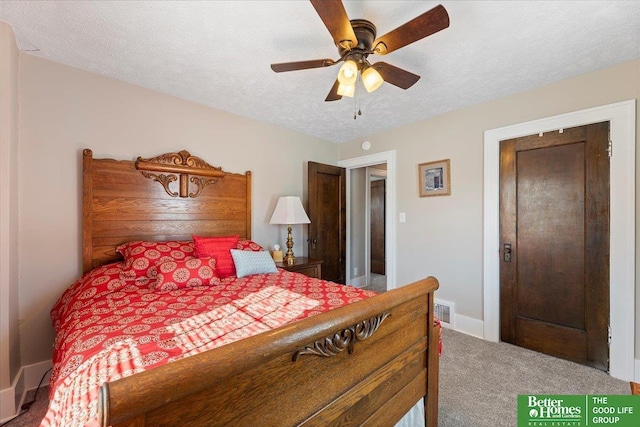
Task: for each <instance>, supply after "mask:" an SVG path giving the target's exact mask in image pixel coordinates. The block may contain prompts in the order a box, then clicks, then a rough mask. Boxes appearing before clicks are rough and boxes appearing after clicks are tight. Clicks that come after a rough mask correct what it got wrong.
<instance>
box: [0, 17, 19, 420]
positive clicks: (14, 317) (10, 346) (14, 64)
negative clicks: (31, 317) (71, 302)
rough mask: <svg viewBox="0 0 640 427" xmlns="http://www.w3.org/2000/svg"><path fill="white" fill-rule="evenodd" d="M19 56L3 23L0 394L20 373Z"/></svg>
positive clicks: (0, 54)
mask: <svg viewBox="0 0 640 427" xmlns="http://www.w3.org/2000/svg"><path fill="white" fill-rule="evenodd" d="M18 55H19V54H18V47H17V45H16V41H15V36H14V34H13V30H12V29H11V26H10V25H9V24H7V23H5V22H3V21H0V390H3V389H6V388H8V387H10V386H11V383H12V382H13V380H14V379H15V376H16V374H17V373H18V370H19V369H20V336H19V320H18V319H19V314H18ZM1 414H4V411H3V410H2V409H0V415H1ZM0 418H1V417H0Z"/></svg>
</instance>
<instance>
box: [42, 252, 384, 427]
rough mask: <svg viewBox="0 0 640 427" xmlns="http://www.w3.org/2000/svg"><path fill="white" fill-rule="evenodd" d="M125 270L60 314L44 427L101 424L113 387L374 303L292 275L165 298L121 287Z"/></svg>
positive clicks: (106, 270)
mask: <svg viewBox="0 0 640 427" xmlns="http://www.w3.org/2000/svg"><path fill="white" fill-rule="evenodd" d="M121 265H122V264H119V263H115V264H109V265H106V266H104V267H100V268H98V269H96V270H93V271H91V272H90V273H88V274H87V275H85V276H83V277H82V278H81V279H80V280H78V281H77V282H76V283H74V284H73V285H72V286H71V287H70V288H69V289H67V290H66V291H65V292H64V294H63V295H62V296H61V297H60V299H59V300H58V301H57V303H56V304H55V305H54V307H53V309H52V310H51V317H52V320H53V326H54V328H55V330H56V339H55V346H54V359H53V360H54V365H53V373H52V375H51V382H50V385H51V390H50V396H49V397H50V404H49V410H48V412H47V415H46V417H45V418H44V420H43V421H42V424H41V425H42V426H64V427H71V426H83V425H86V424H87V423H89V424H96V423H97V421H96V414H97V404H96V401H97V396H98V390H99V387H100V386H101V385H102V383H103V382H105V381H114V380H116V379H118V378H122V377H126V376H129V375H133V374H135V373H137V372H141V371H145V370H147V369H151V368H154V367H157V366H160V365H163V364H165V363H167V362H170V361H173V360H177V359H180V358H183V357H187V356H190V355H193V354H197V353H200V352H202V351H206V350H209V349H211V348H214V347H218V346H221V345H224V344H227V343H230V342H233V341H236V340H239V339H242V338H246V337H249V336H252V335H255V334H257V333H260V332H263V331H266V330H269V329H273V328H276V327H278V326H281V325H284V324H286V323H289V322H291V321H294V320H298V319H303V318H306V317H309V316H312V315H315V314H318V313H321V312H323V311H327V310H330V309H332V308H335V307H339V306H342V305H345V304H349V303H352V302H355V301H359V300H361V299H364V298H367V297H370V296H373V295H375V292H372V291H366V290H362V289H358V288H354V287H351V286H343V285H338V284H335V283H331V282H326V281H322V280H318V279H312V278H308V277H306V276H302V275H300V274H296V273H290V272H287V271H284V270H279V272H278V273H273V274H264V275H255V276H249V277H245V278H241V279H237V278H235V277H233V278H227V279H223V280H222V282H221V284H220V285H218V286H202V287H197V288H185V289H179V290H174V291H166V292H159V291H153V290H151V289H149V287H148V283H146V282H144V281H143V282H140V281H139V282H136V283H134V282H124V281H122V280H120V278H119V277H120V271H121Z"/></svg>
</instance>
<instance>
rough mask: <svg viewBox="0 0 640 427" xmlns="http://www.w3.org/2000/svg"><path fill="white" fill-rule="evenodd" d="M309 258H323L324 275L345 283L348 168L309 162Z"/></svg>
mask: <svg viewBox="0 0 640 427" xmlns="http://www.w3.org/2000/svg"><path fill="white" fill-rule="evenodd" d="M308 174H309V176H308V190H309V209H308V213H309V219H310V220H311V224H309V257H310V258H315V259H321V260H323V263H322V271H321V273H322V278H323V279H325V280H330V281H332V282H337V283H345V272H346V267H345V262H346V258H345V255H346V245H347V237H346V235H347V222H346V220H347V208H346V206H347V205H346V201H347V196H346V171H345V169H344V168H340V167H338V166H332V165H324V164H322V163H316V162H309V165H308Z"/></svg>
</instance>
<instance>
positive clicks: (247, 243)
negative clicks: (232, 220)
mask: <svg viewBox="0 0 640 427" xmlns="http://www.w3.org/2000/svg"><path fill="white" fill-rule="evenodd" d="M235 249H240V250H241V251H254V252H260V251H262V250H264V249H263V248H262V246H260V245H259V244H257V243H256V242H254V241H253V240H248V239H240V240H238V244H237V245H236V247H235Z"/></svg>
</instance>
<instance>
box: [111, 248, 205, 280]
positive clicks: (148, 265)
mask: <svg viewBox="0 0 640 427" xmlns="http://www.w3.org/2000/svg"><path fill="white" fill-rule="evenodd" d="M116 251H117V252H119V253H121V254H122V255H123V256H124V266H123V267H122V273H121V274H120V279H121V280H136V279H138V278H141V277H142V278H147V277H149V278H151V279H155V278H156V266H157V265H158V264H161V263H163V262H164V261H172V260H187V259H190V258H193V257H194V254H193V252H194V249H193V244H192V243H191V242H183V241H176V240H172V241H167V242H148V241H143V240H136V241H134V242H127V243H123V244H122V245H120V246H118V248H117V249H116Z"/></svg>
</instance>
